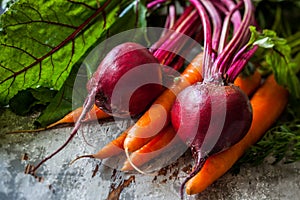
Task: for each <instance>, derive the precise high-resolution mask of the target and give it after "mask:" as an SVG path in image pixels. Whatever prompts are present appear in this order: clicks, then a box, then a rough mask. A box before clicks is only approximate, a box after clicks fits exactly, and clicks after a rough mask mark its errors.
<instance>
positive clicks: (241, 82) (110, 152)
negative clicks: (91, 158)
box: [100, 72, 261, 170]
mask: <svg viewBox="0 0 300 200" xmlns="http://www.w3.org/2000/svg"><path fill="white" fill-rule="evenodd" d="M252 76H255V77H252ZM236 80H238V81H236V82H235V85H237V86H239V87H240V88H241V89H242V90H243V91H244V92H245V93H246V94H247V95H248V96H249V95H250V94H251V93H252V91H254V90H255V89H256V88H257V87H258V86H259V85H260V81H258V80H261V76H260V74H259V73H258V72H257V73H256V72H255V73H254V74H252V75H251V76H249V77H247V78H241V77H238V78H237V79H236ZM251 80H253V81H254V82H255V84H254V83H252V82H251ZM246 83H249V85H248V86H247V85H246ZM169 124H170V123H169ZM127 132H128V130H126V131H125V132H124V133H123V134H121V135H120V136H119V137H117V138H116V139H115V140H116V142H117V141H122V142H124V139H125V137H126V135H127ZM159 135H160V136H156V137H154V138H153V137H151V138H150V141H149V138H135V142H136V143H138V144H145V145H148V144H149V143H151V144H154V143H156V142H153V141H152V140H154V141H156V140H157V139H156V138H160V137H164V136H161V134H159ZM152 138H153V139H152ZM148 141H149V142H148ZM113 142H114V141H112V142H111V143H109V144H107V145H106V146H104V147H103V149H102V150H100V151H105V152H106V156H105V158H107V157H111V156H114V155H115V153H114V149H115V145H111V144H112V143H113ZM147 142H148V143H147ZM167 143H168V142H165V144H167ZM122 145H123V143H122ZM142 148H144V146H142V147H141V148H139V149H137V151H139V150H141V149H142ZM146 148H148V147H146ZM144 153H145V152H144ZM140 155H142V154H134V153H133V154H132V156H131V157H133V156H135V157H138V156H140ZM136 159H138V158H136ZM141 159H146V157H143V158H141ZM150 159H152V158H151V157H148V161H149V160H150ZM144 162H146V160H144ZM137 166H139V165H137ZM127 169H128V170H130V169H131V168H130V167H128V164H126V167H125V165H124V168H123V170H127Z"/></svg>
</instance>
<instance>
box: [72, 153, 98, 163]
mask: <svg viewBox="0 0 300 200" xmlns="http://www.w3.org/2000/svg"><path fill="white" fill-rule="evenodd" d="M82 158H95V157H94V155H92V154H89V155H82V156H79V157H77V158H75V159H74V160H72V161H71V162H70V163H69V165H73V164H74V163H75V162H76V161H78V160H79V159H82Z"/></svg>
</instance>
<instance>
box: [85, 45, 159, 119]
mask: <svg viewBox="0 0 300 200" xmlns="http://www.w3.org/2000/svg"><path fill="white" fill-rule="evenodd" d="M138 68H140V70H139V69H138ZM124 75H126V76H124ZM122 77H124V78H123V79H122V82H119V81H120V80H121V78H122ZM147 82H148V84H145V83H147ZM155 83H156V84H155ZM117 84H118V85H117ZM116 86H117V87H116ZM136 86H138V87H139V88H137V90H135V91H134V92H133V91H132V89H134V88H135V87H136ZM87 88H88V90H89V91H91V90H92V89H93V88H97V89H96V95H95V104H96V105H97V106H98V107H100V108H101V109H103V110H104V111H105V112H107V113H110V114H113V115H117V116H129V115H131V116H134V115H137V114H140V113H141V112H143V111H145V109H146V108H147V106H149V105H150V104H151V102H152V101H153V100H154V99H155V98H156V97H157V96H158V95H159V94H160V93H161V92H162V89H163V87H162V72H161V68H160V66H159V62H158V60H157V59H156V58H155V57H154V56H153V55H152V54H151V53H150V52H149V51H148V49H147V48H145V47H143V46H141V45H139V44H137V43H132V42H127V43H123V44H120V45H118V46H116V47H115V48H113V49H112V50H111V51H110V52H109V53H108V54H107V55H106V57H105V58H104V59H103V60H102V62H101V63H100V65H99V67H98V69H97V71H96V72H95V73H94V75H93V77H92V79H91V80H90V81H89V83H88V85H87ZM113 92H115V97H116V99H112V96H113ZM128 102H129V104H128Z"/></svg>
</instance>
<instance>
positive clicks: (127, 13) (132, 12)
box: [35, 1, 147, 127]
mask: <svg viewBox="0 0 300 200" xmlns="http://www.w3.org/2000/svg"><path fill="white" fill-rule="evenodd" d="M121 7H122V8H123V6H121ZM122 10H123V11H122V12H121V13H120V15H119V18H118V19H117V20H116V21H115V23H113V24H112V25H111V26H110V27H109V28H108V29H107V30H106V31H103V32H102V33H101V37H100V38H99V39H98V41H97V42H96V43H95V44H94V45H92V48H93V47H94V46H96V45H97V44H98V43H100V42H102V41H103V40H105V39H106V38H107V37H110V36H112V35H114V34H117V33H120V32H123V31H126V30H129V29H133V28H136V27H146V25H147V23H146V11H147V8H146V6H145V1H138V2H137V1H133V2H132V3H130V4H129V5H128V6H126V8H124V9H122ZM132 37H134V35H132ZM128 39H129V38H128ZM129 40H130V39H129ZM88 53H89V52H88ZM84 58H85V56H84ZM97 59H98V58H97ZM82 62H83V61H81V60H80V61H79V62H78V63H77V64H75V65H74V68H73V69H72V71H71V73H70V75H69V77H68V78H67V80H66V81H65V83H64V85H63V86H62V88H61V89H60V90H59V92H58V93H57V94H56V96H55V97H54V98H53V99H52V101H51V103H50V104H49V105H48V106H47V108H46V109H45V110H44V111H43V112H42V114H41V115H40V116H39V118H38V119H37V120H36V122H35V123H36V124H37V125H38V126H42V127H45V126H46V125H49V124H50V123H53V122H55V121H57V120H59V119H61V118H62V117H63V116H64V115H66V114H67V113H69V112H70V111H71V110H72V109H74V108H77V107H79V106H82V104H80V103H79V102H77V101H76V103H75V104H74V102H73V101H72V100H73V99H72V97H74V96H77V97H78V96H81V97H82V98H84V97H85V95H86V92H87V91H78V89H79V88H76V90H74V89H73V87H74V81H75V78H76V76H78V68H79V67H81V65H82ZM84 65H85V67H84V69H85V70H86V71H85V72H80V73H81V75H80V77H82V78H83V77H86V78H88V77H90V75H91V73H93V72H94V71H95V70H96V69H95V67H96V66H88V63H84ZM86 81H87V80H86ZM82 88H84V87H82ZM74 93H75V94H74ZM81 103H83V101H82V102H81Z"/></svg>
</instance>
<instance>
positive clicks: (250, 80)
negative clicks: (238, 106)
mask: <svg viewBox="0 0 300 200" xmlns="http://www.w3.org/2000/svg"><path fill="white" fill-rule="evenodd" d="M260 83H261V74H260V73H259V72H258V71H257V70H255V71H254V73H253V74H251V75H249V76H242V75H240V76H238V77H237V78H236V79H235V81H234V85H237V86H239V87H240V88H241V89H242V90H243V91H244V92H245V93H246V94H247V95H248V96H250V95H252V94H253V92H255V90H256V89H257V88H258V86H259V85H260Z"/></svg>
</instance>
